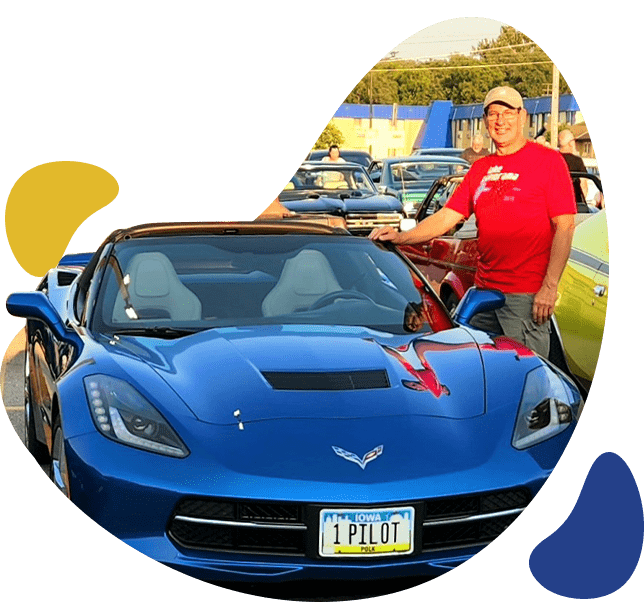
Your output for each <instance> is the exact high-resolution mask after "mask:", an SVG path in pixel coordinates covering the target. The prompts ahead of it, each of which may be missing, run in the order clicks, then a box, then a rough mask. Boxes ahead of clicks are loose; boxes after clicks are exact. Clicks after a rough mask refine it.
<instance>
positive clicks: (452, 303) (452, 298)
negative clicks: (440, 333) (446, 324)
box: [443, 291, 460, 318]
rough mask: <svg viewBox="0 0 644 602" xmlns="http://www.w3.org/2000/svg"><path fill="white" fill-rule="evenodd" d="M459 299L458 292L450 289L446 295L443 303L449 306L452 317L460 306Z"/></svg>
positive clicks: (448, 309)
mask: <svg viewBox="0 0 644 602" xmlns="http://www.w3.org/2000/svg"><path fill="white" fill-rule="evenodd" d="M459 301H460V299H459V298H458V297H457V296H456V293H454V291H450V292H449V294H448V295H447V297H445V299H444V300H443V303H444V304H445V307H446V308H447V311H448V312H449V315H450V316H451V317H452V318H453V317H454V314H455V313H456V307H457V306H458V304H459Z"/></svg>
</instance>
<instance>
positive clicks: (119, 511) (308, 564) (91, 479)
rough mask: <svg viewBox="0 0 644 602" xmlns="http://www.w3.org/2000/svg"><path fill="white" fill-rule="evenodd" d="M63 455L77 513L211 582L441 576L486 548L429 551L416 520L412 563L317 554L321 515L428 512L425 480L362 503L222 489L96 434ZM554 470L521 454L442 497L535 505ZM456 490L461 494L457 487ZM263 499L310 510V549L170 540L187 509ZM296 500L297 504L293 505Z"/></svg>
mask: <svg viewBox="0 0 644 602" xmlns="http://www.w3.org/2000/svg"><path fill="white" fill-rule="evenodd" d="M566 442H567V441H566ZM66 453H67V461H68V466H69V473H70V489H71V493H72V500H73V501H74V503H75V504H76V505H77V506H78V507H79V508H80V509H81V510H83V511H84V512H85V513H86V514H88V515H89V516H90V517H91V518H92V519H93V520H95V521H96V522H97V523H98V524H100V525H101V526H103V527H104V528H105V529H106V530H107V531H109V532H110V533H112V534H113V535H115V536H116V537H118V538H119V539H121V540H122V541H124V542H125V543H127V544H128V545H130V546H132V547H133V548H135V549H136V550H138V551H140V552H142V553H144V554H146V555H147V556H149V557H150V558H152V559H154V560H157V561H159V562H161V563H163V564H165V565H167V566H168V567H171V568H174V569H176V570H179V571H181V572H183V573H185V574H188V575H190V576H193V577H196V578H199V579H202V580H206V581H246V582H282V581H289V580H302V579H324V580H327V579H357V580H360V579H385V578H395V577H412V576H437V575H440V574H442V573H445V572H447V571H449V570H450V569H452V568H454V567H456V566H458V565H460V564H462V563H463V562H465V561H466V560H468V559H469V558H471V557H472V556H473V555H474V554H476V553H477V552H478V551H480V550H481V549H482V548H483V547H485V545H486V544H487V543H488V542H487V541H486V542H483V543H476V542H474V543H469V544H468V543H467V542H466V541H465V542H460V543H458V544H457V545H452V546H449V545H446V546H443V547H442V548H441V549H426V546H425V544H424V542H423V537H424V535H423V533H424V527H422V522H423V521H424V520H426V519H427V517H426V516H424V515H423V512H422V511H419V512H418V513H417V515H418V521H420V522H417V523H416V525H417V529H416V537H415V545H414V550H415V552H414V553H413V554H410V555H405V556H394V557H385V558H376V557H367V558H364V559H363V558H358V559H354V558H352V559H348V558H342V559H337V558H331V559H326V558H320V557H319V556H317V553H316V549H317V540H318V534H317V530H316V529H317V527H316V526H315V520H316V519H315V516H316V514H315V512H316V509H317V508H319V507H321V506H322V505H323V506H324V507H328V506H330V505H332V506H333V505H334V506H339V505H341V506H344V507H348V506H349V507H360V508H362V507H365V508H368V507H371V508H373V507H374V506H375V507H377V506H378V505H380V506H383V505H392V504H394V505H406V504H410V503H411V504H416V505H417V506H418V507H419V508H422V507H424V506H422V505H423V504H425V503H427V500H428V499H432V498H427V497H426V495H424V496H422V497H418V496H415V495H413V494H412V491H418V490H422V491H424V492H425V493H426V492H427V491H434V490H435V486H434V485H435V484H432V483H431V482H430V481H429V480H428V481H427V483H424V482H419V479H410V480H409V482H406V481H405V480H404V479H402V480H401V481H400V482H397V483H395V484H393V485H392V483H385V484H382V485H378V484H370V485H364V486H361V487H362V489H361V491H362V495H355V494H356V490H357V489H356V487H353V488H351V487H349V488H344V487H340V486H337V485H335V486H331V484H328V483H327V484H319V483H302V482H297V483H294V482H292V481H291V482H288V481H286V480H281V479H269V478H259V477H253V476H250V477H249V476H248V475H239V474H238V475H236V477H237V478H236V479H235V478H233V479H231V478H230V476H231V475H227V478H226V479H222V478H221V476H218V475H216V474H213V475H208V474H204V469H203V462H198V461H197V459H196V458H195V459H193V460H192V461H191V459H190V458H188V459H186V460H178V459H175V458H168V457H164V456H158V455H155V454H151V453H147V452H142V451H139V450H136V449H132V448H129V447H127V446H125V445H120V444H117V443H114V442H112V441H109V440H107V439H106V438H105V437H103V436H101V435H100V434H98V433H93V434H86V435H81V436H78V437H73V438H71V439H69V440H68V441H67V445H66ZM546 464H549V462H546ZM551 468H552V467H551V466H544V462H543V458H540V457H538V456H537V457H533V456H532V455H531V454H529V453H525V452H522V453H517V462H516V463H515V465H514V466H511V467H510V466H508V469H507V470H504V471H490V470H489V469H488V470H486V469H485V467H477V468H475V469H472V471H471V473H470V471H468V474H466V475H458V476H456V477H455V478H449V479H448V478H443V479H442V482H443V485H444V486H445V487H448V488H449V487H453V488H454V490H453V491H452V492H451V493H450V492H449V491H447V489H445V488H443V490H442V492H441V497H445V496H449V495H452V496H460V497H463V496H468V495H469V496H476V495H479V494H480V492H485V494H488V493H490V492H495V491H498V490H506V489H516V488H520V489H523V490H525V491H526V492H527V499H528V500H529V499H531V498H532V497H533V496H534V495H535V494H536V493H537V491H538V490H539V489H540V488H541V486H542V485H543V483H544V482H545V480H546V478H547V477H548V475H549V474H550V471H551ZM452 481H454V482H456V483H457V484H456V485H451V483H452ZM464 482H468V483H471V488H470V489H469V490H464V488H463V483H464ZM296 491H299V492H300V494H301V495H300V494H296V493H295V492H296ZM257 492H260V495H261V496H262V499H263V500H266V498H269V500H268V501H269V502H270V501H280V500H289V498H290V502H291V503H296V504H299V505H301V506H302V507H304V508H307V510H305V513H306V512H308V518H305V519H304V523H305V524H306V525H307V528H308V529H309V532H308V534H307V535H306V538H307V542H308V543H307V544H306V545H305V546H304V549H303V550H302V551H300V552H297V553H290V552H287V551H278V552H276V553H272V552H267V551H246V550H241V549H236V550H232V551H226V550H221V549H205V548H200V547H199V546H192V545H191V546H185V545H182V544H181V543H179V542H178V541H177V539H176V538H174V537H173V536H172V534H171V526H172V521H173V518H174V517H175V516H176V513H177V507H178V504H179V503H180V502H181V501H182V500H185V499H186V498H201V499H209V500H219V499H224V500H237V501H241V500H251V501H255V500H256V499H257V498H256V494H257ZM287 492H290V495H288V493H287ZM304 492H307V493H306V494H305V493H304ZM253 493H255V495H253ZM294 495H297V497H295V498H294ZM401 496H402V497H401ZM298 498H299V500H298ZM364 499H368V500H369V503H368V504H363V503H362V501H361V502H356V501H355V500H364ZM432 501H434V500H432ZM488 511H489V510H488ZM516 516H518V512H511V513H510V516H509V517H508V520H507V521H506V523H507V524H505V523H499V524H497V523H495V525H496V526H495V527H494V528H496V529H497V531H498V532H501V531H502V530H503V529H504V528H505V527H506V526H507V525H509V524H510V523H511V522H512V520H514V518H516ZM312 517H313V518H312ZM418 525H421V526H420V527H419V526H418ZM495 535H498V533H495ZM430 539H431V536H430ZM430 543H431V542H430Z"/></svg>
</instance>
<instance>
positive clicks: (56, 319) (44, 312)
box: [7, 292, 81, 351]
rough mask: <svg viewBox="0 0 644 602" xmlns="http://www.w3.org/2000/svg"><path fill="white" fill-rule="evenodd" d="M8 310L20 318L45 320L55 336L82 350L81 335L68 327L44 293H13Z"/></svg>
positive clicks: (8, 300)
mask: <svg viewBox="0 0 644 602" xmlns="http://www.w3.org/2000/svg"><path fill="white" fill-rule="evenodd" d="M7 311H8V312H9V313H10V314H11V315H12V316H16V317H18V318H27V319H30V320H38V321H40V322H43V323H44V324H45V325H46V326H47V327H48V328H49V329H50V330H51V331H52V333H53V334H54V336H55V337H56V338H57V339H58V340H60V341H63V342H65V343H68V344H69V345H72V347H74V348H75V349H76V350H77V351H78V350H80V347H81V340H80V337H79V336H78V335H77V334H76V333H75V332H74V331H73V330H70V329H69V328H67V327H66V326H65V325H64V324H63V321H62V319H61V317H60V315H59V314H58V312H57V311H56V310H55V309H54V306H53V305H52V304H51V302H50V301H49V299H48V298H47V296H46V295H45V294H44V293H41V292H31V293H13V294H12V295H9V298H8V299H7Z"/></svg>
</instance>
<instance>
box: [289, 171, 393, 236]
mask: <svg viewBox="0 0 644 602" xmlns="http://www.w3.org/2000/svg"><path fill="white" fill-rule="evenodd" d="M279 200H280V202H281V203H282V205H284V206H285V207H286V208H287V209H289V210H290V211H294V212H296V213H307V214H311V213H313V214H329V215H333V216H340V217H342V218H344V219H345V221H346V224H347V228H348V229H349V231H351V232H352V233H353V234H368V233H369V232H371V230H372V229H373V228H375V227H379V226H393V227H394V228H399V227H400V221H401V220H402V218H403V217H404V215H403V210H402V205H401V203H400V201H399V200H398V199H397V198H396V197H395V196H392V195H391V194H380V193H379V192H378V189H377V188H376V186H375V185H374V183H373V182H372V181H371V178H370V177H369V175H368V174H367V172H366V170H365V169H364V167H362V166H361V165H358V164H355V163H331V162H321V161H315V162H313V161H312V162H307V163H302V165H301V166H300V167H299V169H298V170H297V171H296V172H295V175H294V176H293V177H292V178H291V179H290V181H289V182H288V184H287V185H286V186H285V187H284V190H283V191H282V192H281V193H280V194H279Z"/></svg>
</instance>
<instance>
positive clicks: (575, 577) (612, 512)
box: [530, 453, 644, 599]
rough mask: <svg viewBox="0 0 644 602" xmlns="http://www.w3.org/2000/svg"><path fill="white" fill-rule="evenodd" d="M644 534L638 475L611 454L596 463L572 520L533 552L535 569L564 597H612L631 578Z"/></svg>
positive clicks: (538, 577) (539, 577)
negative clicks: (635, 475)
mask: <svg viewBox="0 0 644 602" xmlns="http://www.w3.org/2000/svg"><path fill="white" fill-rule="evenodd" d="M643 538H644V512H643V511H642V499H641V497H640V493H639V491H638V489H637V484H636V483H635V479H634V478H633V475H632V473H631V471H630V469H629V468H628V466H627V464H626V463H625V462H624V460H622V458H620V457H619V456H618V455H617V454H614V453H605V454H602V455H601V456H599V458H597V460H595V462H594V464H593V465H592V467H591V469H590V472H589V473H588V477H586V482H585V483H584V486H583V488H582V490H581V494H580V495H579V499H578V500H577V503H576V504H575V507H574V508H573V511H572V512H571V513H570V516H569V517H568V519H567V520H566V522H565V523H564V524H563V525H561V527H559V529H557V531H555V532H554V533H553V534H552V535H551V536H550V537H548V538H547V539H545V540H544V541H542V542H541V543H540V544H539V545H538V546H537V547H536V548H535V549H534V551H533V552H532V554H531V556H530V570H531V571H532V574H533V575H534V577H535V579H536V580H537V581H538V582H539V583H540V584H541V585H542V586H543V587H545V588H546V589H547V590H549V591H551V592H553V593H555V594H558V595H560V596H566V597H567V598H582V599H588V598H599V597H601V596H607V595H608V594H612V593H613V592H615V591H617V590H618V589H619V588H620V587H622V586H623V585H624V584H625V583H626V582H627V581H628V580H629V579H630V577H631V575H632V574H633V571H634V570H635V567H636V566H637V563H638V560H639V557H640V554H641V552H642V542H643Z"/></svg>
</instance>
